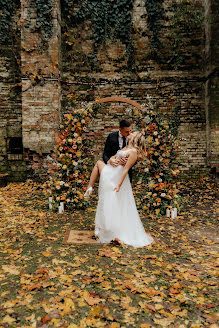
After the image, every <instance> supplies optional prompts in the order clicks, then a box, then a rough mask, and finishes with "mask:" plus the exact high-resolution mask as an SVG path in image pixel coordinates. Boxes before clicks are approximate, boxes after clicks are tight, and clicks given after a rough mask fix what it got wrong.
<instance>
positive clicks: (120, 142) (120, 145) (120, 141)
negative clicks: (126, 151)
mask: <svg viewBox="0 0 219 328" xmlns="http://www.w3.org/2000/svg"><path fill="white" fill-rule="evenodd" d="M125 142H126V145H127V138H125ZM122 144H123V136H122V135H121V133H120V131H119V148H120V149H122Z"/></svg>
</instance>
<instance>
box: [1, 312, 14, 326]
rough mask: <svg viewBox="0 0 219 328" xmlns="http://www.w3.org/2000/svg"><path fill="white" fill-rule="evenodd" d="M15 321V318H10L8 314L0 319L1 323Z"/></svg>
mask: <svg viewBox="0 0 219 328" xmlns="http://www.w3.org/2000/svg"><path fill="white" fill-rule="evenodd" d="M14 321H15V319H14V318H12V317H10V315H8V314H7V315H6V316H5V317H4V319H3V320H2V322H3V323H9V324H10V323H13V322H14Z"/></svg>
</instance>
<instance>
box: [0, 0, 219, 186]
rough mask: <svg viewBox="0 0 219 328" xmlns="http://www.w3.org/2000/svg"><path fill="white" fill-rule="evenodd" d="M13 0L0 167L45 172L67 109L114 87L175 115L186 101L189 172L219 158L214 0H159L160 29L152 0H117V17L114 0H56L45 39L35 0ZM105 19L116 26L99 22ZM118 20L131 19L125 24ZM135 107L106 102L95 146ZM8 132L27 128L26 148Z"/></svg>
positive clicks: (182, 133)
mask: <svg viewBox="0 0 219 328" xmlns="http://www.w3.org/2000/svg"><path fill="white" fill-rule="evenodd" d="M211 2H212V4H211ZM16 3H17V9H16V10H15V11H14V13H13V17H12V24H11V27H10V28H11V31H14V33H12V35H14V37H13V38H12V39H11V40H10V42H8V43H7V44H4V45H2V46H1V47H0V57H1V68H0V78H1V79H0V87H1V102H0V116H1V117H0V118H1V120H0V170H1V172H9V174H10V177H11V179H12V180H18V179H22V178H23V177H24V175H27V173H28V174H29V175H31V176H34V175H35V174H38V173H40V174H42V172H43V171H46V170H47V167H48V165H49V162H48V160H47V155H49V154H51V153H52V152H53V150H54V144H55V143H54V142H55V139H54V137H55V135H56V134H57V128H58V125H59V122H60V118H61V113H64V112H66V111H70V112H74V108H77V107H79V106H81V104H82V103H83V106H86V104H87V103H90V102H93V101H94V100H96V99H97V98H102V97H106V96H115V95H117V96H122V97H127V98H130V99H133V100H136V101H137V102H139V103H145V102H146V101H147V97H148V96H150V97H151V100H152V102H153V103H154V106H155V110H156V111H157V112H159V113H161V114H162V115H164V116H168V117H169V119H170V120H171V119H173V113H174V110H175V108H178V109H180V111H178V114H179V117H180V125H179V142H180V147H181V148H180V155H179V161H180V163H181V170H182V172H183V173H184V174H185V176H188V177H189V176H192V175H199V174H203V173H204V174H205V173H207V172H208V171H209V169H210V167H212V166H215V167H216V166H217V165H218V164H217V163H218V159H217V156H218V141H217V137H218V114H217V107H218V101H219V97H218V86H217V84H216V81H217V80H216V78H217V76H216V75H217V74H216V72H217V67H218V57H217V56H215V55H214V54H215V53H216V52H217V51H218V45H217V42H216V41H217V38H218V35H217V33H216V31H217V24H218V23H217V21H216V17H215V18H214V20H209V19H208V18H209V17H210V16H211V15H213V16H215V15H216V12H217V11H216V9H217V4H216V1H215V0H212V1H210V0H197V1H192V0H191V1H186V0H181V1H175V0H168V1H164V2H163V3H162V2H160V9H162V10H161V11H160V12H159V8H158V12H157V13H158V14H159V13H160V14H161V15H160V16H159V15H157V17H160V19H159V20H158V21H157V23H158V25H157V34H156V33H155V31H156V28H155V29H154V30H153V24H152V25H151V21H150V19H151V17H152V16H150V15H151V13H149V10H150V8H149V7H148V6H146V4H148V3H150V4H151V3H155V2H154V1H151V2H150V1H149V2H148V1H145V0H135V1H133V8H131V7H130V10H129V12H128V11H127V10H126V12H124V11H123V9H122V8H117V9H116V10H117V12H116V15H117V16H115V17H114V18H113V15H115V12H114V9H115V8H116V4H118V3H119V1H117V0H115V1H113V2H109V3H108V7H104V6H102V0H99V1H98V3H97V5H96V7H95V8H94V9H92V6H91V4H92V2H89V1H87V0H78V1H74V2H73V1H68V0H61V1H59V0H54V2H53V5H52V7H51V8H52V9H51V10H49V11H48V12H49V13H51V17H52V18H51V20H52V33H51V35H50V36H49V37H48V38H47V40H46V38H45V35H44V34H45V33H44V32H45V31H43V30H42V28H41V29H40V28H38V27H37V26H38V18H39V13H38V12H37V10H36V2H34V1H33V0H21V1H18V0H17V1H16ZM48 3H49V1H48ZM127 3H131V1H129V0H127ZM157 3H158V2H157ZM87 4H88V5H87ZM211 7H212V8H211ZM107 8H108V9H109V8H111V9H110V10H111V11H110V10H109V12H107V10H108V9H107ZM112 8H114V9H112ZM126 9H127V8H126ZM101 10H103V12H101ZM45 12H46V11H45ZM43 15H44V14H43ZM110 15H111V16H112V17H111V16H110ZM204 16H205V18H207V20H203V18H204ZM98 19H99V23H98V22H97V23H98V24H101V19H102V22H106V23H107V22H109V27H110V28H108V29H107V27H106V24H105V23H104V24H105V25H104V24H103V26H102V27H101V25H95V24H97V23H95V22H96V20H98ZM113 19H114V22H113ZM206 21H207V24H206ZM48 22H49V19H48ZM110 22H111V23H110ZM112 22H113V23H112ZM121 22H122V23H121ZM152 22H153V20H152ZM119 23H121V24H122V25H121V26H125V25H126V24H127V26H128V27H129V28H127V30H125V29H124V30H121V31H120V28H119V25H118V24H119ZM110 24H111V25H110ZM116 25H118V26H117V29H116V27H115V26H116ZM48 26H49V24H48ZM155 27H156V26H155ZM98 28H100V29H99V30H98ZM130 31H131V33H129V32H130ZM126 32H127V33H126ZM98 33H99V34H98ZM101 33H102V34H101ZM110 33H111V35H110ZM98 35H99V36H101V37H99V39H98V38H97V37H98ZM159 43H160V44H159ZM156 47H157V48H156ZM69 100H70V102H69ZM129 109H130V106H129V105H127V104H121V103H120V104H118V103H111V104H103V105H101V107H100V111H99V113H98V115H97V119H96V120H95V122H93V123H92V126H90V131H89V137H91V138H93V140H94V144H93V150H94V152H95V154H96V155H97V156H99V157H101V152H102V149H103V144H104V141H105V138H106V137H107V135H108V133H109V132H110V131H112V130H114V129H117V128H118V121H119V119H120V118H122V117H124V116H125V117H127V118H130V119H131V120H132V121H133V126H134V121H135V117H130V114H129ZM11 137H17V138H21V137H22V142H23V147H24V152H23V153H24V155H23V154H22V153H20V154H17V153H13V154H10V138H11ZM17 140H18V139H17ZM12 141H13V140H12Z"/></svg>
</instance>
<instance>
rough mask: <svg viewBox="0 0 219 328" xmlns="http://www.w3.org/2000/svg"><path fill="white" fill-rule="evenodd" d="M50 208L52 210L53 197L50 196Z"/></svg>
mask: <svg viewBox="0 0 219 328" xmlns="http://www.w3.org/2000/svg"><path fill="white" fill-rule="evenodd" d="M49 209H50V210H52V197H49Z"/></svg>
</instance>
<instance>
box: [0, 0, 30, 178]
mask: <svg viewBox="0 0 219 328" xmlns="http://www.w3.org/2000/svg"><path fill="white" fill-rule="evenodd" d="M13 7H14V8H13V9H14V10H13V12H12V17H11V22H10V28H9V30H8V33H7V35H5V36H4V37H5V39H3V40H2V39H1V44H0V173H7V172H9V179H12V180H15V181H17V180H22V179H23V178H24V176H25V170H26V166H25V163H24V161H23V150H22V106H21V72H20V61H21V59H20V49H21V48H20V42H21V35H20V30H19V26H18V22H19V14H20V2H19V1H14V6H13Z"/></svg>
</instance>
